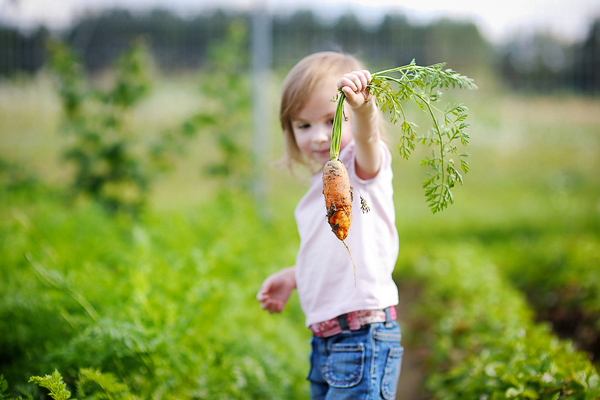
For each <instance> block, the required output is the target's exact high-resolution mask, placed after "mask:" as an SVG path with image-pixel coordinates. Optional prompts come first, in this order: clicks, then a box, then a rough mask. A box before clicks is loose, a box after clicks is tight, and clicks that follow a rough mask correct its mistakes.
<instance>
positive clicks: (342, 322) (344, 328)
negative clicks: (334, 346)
mask: <svg viewBox="0 0 600 400" xmlns="http://www.w3.org/2000/svg"><path fill="white" fill-rule="evenodd" d="M347 315H348V314H342V315H340V316H338V317H337V320H338V324H339V325H340V328H341V329H342V332H350V326H349V325H348V321H347V320H346V317H347Z"/></svg>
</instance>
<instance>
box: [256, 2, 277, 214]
mask: <svg viewBox="0 0 600 400" xmlns="http://www.w3.org/2000/svg"><path fill="white" fill-rule="evenodd" d="M271 58H272V34H271V16H270V15H269V12H268V10H267V7H266V1H264V0H256V1H255V2H254V10H253V14H252V119H253V139H252V147H253V148H252V152H253V156H254V176H253V182H252V192H253V195H254V199H255V202H256V205H257V207H258V212H259V214H260V216H261V217H262V218H263V219H265V220H267V219H269V215H268V204H267V195H268V183H267V178H266V168H267V159H268V158H269V144H270V140H269V136H270V129H269V128H270V123H271V112H270V104H269V95H270V93H269V87H270V85H269V82H270V73H269V72H270V69H271Z"/></svg>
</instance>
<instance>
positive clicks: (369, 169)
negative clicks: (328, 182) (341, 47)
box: [337, 70, 381, 179]
mask: <svg viewBox="0 0 600 400" xmlns="http://www.w3.org/2000/svg"><path fill="white" fill-rule="evenodd" d="M370 82H371V73H370V72H369V71H367V70H362V71H353V72H351V73H349V74H345V75H344V76H343V77H342V79H340V80H339V81H338V83H337V86H338V87H339V88H341V89H342V91H343V92H344V94H345V95H346V103H347V104H348V105H349V106H350V109H351V110H352V134H353V136H354V141H355V143H356V174H357V175H358V177H359V178H361V179H371V178H373V177H375V176H376V175H377V173H378V172H379V168H380V166H381V150H380V147H379V141H380V138H381V135H380V132H379V113H378V108H377V105H376V104H375V101H374V98H373V97H372V96H371V95H370V94H369V91H368V90H367V85H368V84H369V83H370Z"/></svg>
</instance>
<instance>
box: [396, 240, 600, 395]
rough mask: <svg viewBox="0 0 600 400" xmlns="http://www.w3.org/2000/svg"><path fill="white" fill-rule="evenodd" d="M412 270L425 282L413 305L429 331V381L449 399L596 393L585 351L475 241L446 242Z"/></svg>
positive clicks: (597, 381) (599, 386)
mask: <svg viewBox="0 0 600 400" xmlns="http://www.w3.org/2000/svg"><path fill="white" fill-rule="evenodd" d="M433 253H434V255H433V258H432V259H421V260H419V261H417V262H416V263H415V264H413V267H412V268H411V269H409V270H406V271H404V273H405V274H406V276H405V277H404V278H405V279H406V278H407V277H411V279H413V280H414V281H413V284H417V285H419V286H420V287H422V288H423V291H422V292H421V293H420V294H419V297H420V298H423V299H424V300H422V302H420V305H419V306H418V307H417V308H415V309H414V310H413V312H414V313H415V315H419V316H420V318H427V319H428V320H430V321H434V322H433V324H432V325H431V330H429V331H428V332H426V336H425V337H426V338H427V340H429V341H430V342H429V343H428V346H430V347H431V349H432V351H431V355H430V357H429V362H430V363H432V365H431V366H430V370H431V371H432V372H431V373H430V374H429V376H428V379H427V382H426V387H427V389H428V390H429V391H430V392H431V393H432V395H433V398H443V399H457V400H458V399H475V398H489V399H511V398H514V399H559V398H561V399H562V398H569V399H571V398H572V399H595V398H597V397H598V396H600V377H599V375H598V372H597V371H596V370H595V368H594V367H593V365H592V364H591V363H590V362H589V360H588V359H587V357H586V356H585V354H583V353H581V352H578V351H576V350H574V348H573V346H572V344H571V343H570V342H563V341H560V340H558V339H557V338H556V337H555V336H554V335H553V334H551V332H550V330H549V328H548V326H547V325H543V324H536V323H534V322H533V318H532V313H531V310H530V309H529V308H528V306H527V303H526V301H525V299H524V298H523V297H522V296H521V294H520V293H518V292H517V291H515V290H514V289H513V288H512V287H511V286H510V285H509V284H508V281H507V280H506V279H504V278H503V276H502V275H501V274H500V273H499V272H498V269H497V268H496V267H495V266H494V265H493V264H490V263H489V261H488V260H486V257H485V256H483V255H481V254H479V253H478V252H477V250H476V248H473V247H472V246H471V247H470V246H461V249H460V250H453V249H452V248H451V247H446V248H445V247H440V248H439V249H438V250H437V251H433Z"/></svg>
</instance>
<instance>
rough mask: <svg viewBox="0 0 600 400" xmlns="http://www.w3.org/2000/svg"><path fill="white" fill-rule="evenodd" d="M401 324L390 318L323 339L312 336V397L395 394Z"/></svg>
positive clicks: (384, 396)
mask: <svg viewBox="0 0 600 400" xmlns="http://www.w3.org/2000/svg"><path fill="white" fill-rule="evenodd" d="M400 338H401V334H400V327H399V326H398V323H396V321H392V322H391V323H390V325H389V327H387V328H386V323H385V322H377V323H373V324H369V325H365V326H363V327H362V328H361V329H359V330H356V331H345V332H342V333H339V334H337V335H334V336H330V337H326V338H318V337H316V336H313V338H312V342H311V345H312V351H311V355H310V372H309V374H308V380H309V381H310V394H311V396H310V398H311V399H312V400H317V399H325V400H340V399H365V400H373V399H385V400H390V399H394V398H395V397H396V387H397V385H398V378H399V376H400V365H401V363H402V354H403V351H404V349H403V348H402V346H401V345H400Z"/></svg>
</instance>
